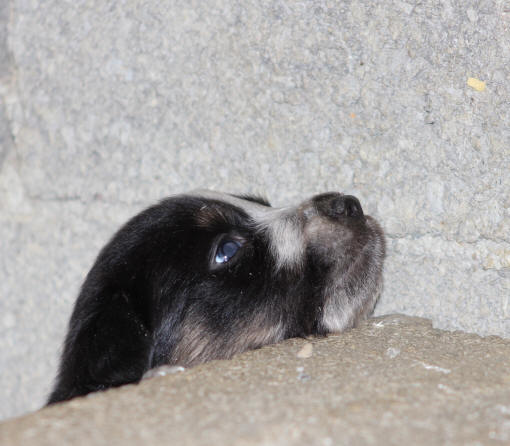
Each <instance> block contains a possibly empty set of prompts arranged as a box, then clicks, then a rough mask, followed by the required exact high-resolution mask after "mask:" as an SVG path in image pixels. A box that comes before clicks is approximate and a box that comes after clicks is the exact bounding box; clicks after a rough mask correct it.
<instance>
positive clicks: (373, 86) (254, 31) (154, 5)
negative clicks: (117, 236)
mask: <svg viewBox="0 0 510 446" xmlns="http://www.w3.org/2000/svg"><path fill="white" fill-rule="evenodd" d="M509 67H510V4H509V3H508V2H506V1H503V0H488V1H485V0H481V1H479V0H468V1H461V0H444V1H432V0H424V1H417V0H412V1H411V0H409V1H400V0H385V1H382V2H372V1H369V0H351V1H319V0H308V1H278V0H266V1H251V0H243V1H242V2H238V1H234V0H216V1H210V2H199V1H190V0H186V1H184V0H183V1H176V0H175V1H171V2H152V1H144V0H123V1H112V0H108V1H105V0H83V1H78V0H76V1H72V2H62V1H59V0H3V1H2V2H0V220H1V221H0V242H1V258H0V340H1V343H0V418H5V417H9V416H13V415H17V414H21V413H23V412H26V411H28V410H33V409H36V408H38V407H39V406H40V405H41V404H42V402H43V400H44V397H45V395H46V394H47V392H48V391H49V388H50V385H51V381H52V379H53V376H54V373H55V369H56V364H57V357H58V353H59V348H60V345H61V343H62V340H63V336H64V334H65V327H66V324H67V319H68V317H69V314H70V311H71V308H72V304H73V301H74V299H75V297H76V294H77V292H78V289H79V286H80V283H81V281H82V280H83V278H84V276H85V274H86V272H87V271H88V269H89V268H90V266H91V264H92V262H93V260H94V257H95V255H96V254H97V252H98V250H99V249H100V247H101V246H102V245H103V244H104V243H105V242H106V240H107V239H108V237H109V236H110V235H111V234H112V232H113V231H114V230H115V229H116V228H117V227H118V226H119V225H120V224H121V223H123V222H124V221H125V220H126V219H127V218H128V217H129V216H131V215H133V214H134V213H135V212H137V211H139V210H141V209H142V208H144V207H145V206H147V205H149V204H150V203H152V202H154V201H155V200H158V199H160V198H162V197H164V196H166V195H169V194H173V193H178V192H182V191H186V190H189V189H195V188H197V187H207V188H214V189H219V190H224V191H232V192H258V193H263V194H265V195H267V197H268V198H269V199H270V200H271V201H272V202H273V203H274V204H275V205H283V204H285V203H288V202H289V201H290V202H293V201H298V200H300V199H302V198H305V197H307V196H309V195H311V194H314V193H318V192H322V191H328V190H339V191H345V192H348V193H353V194H356V195H357V196H358V197H359V198H360V200H361V202H362V204H363V207H364V209H365V210H366V211H367V212H368V213H370V214H372V215H374V216H376V217H377V218H379V219H380V220H381V222H382V223H383V226H384V228H385V230H386V232H387V237H388V260H387V264H386V265H387V266H386V273H385V275H386V285H385V291H384V294H383V296H382V299H381V301H380V303H379V305H378V308H377V313H378V314H383V313H388V312H403V313H407V314H411V315H419V316H426V317H429V318H432V320H433V322H434V324H435V326H436V327H440V328H447V329H462V330H467V331H472V332H477V333H479V334H498V335H502V336H510V302H509V299H510V297H509V296H510V193H509V191H510V91H509V90H510V68H509ZM469 77H475V78H478V79H480V80H483V81H485V82H486V89H485V90H484V91H476V90H475V89H473V88H471V87H469V86H468V85H467V80H468V78H469Z"/></svg>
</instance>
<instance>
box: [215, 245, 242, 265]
mask: <svg viewBox="0 0 510 446" xmlns="http://www.w3.org/2000/svg"><path fill="white" fill-rule="evenodd" d="M240 247H241V244H240V243H239V242H236V241H234V240H225V241H223V242H221V243H220V244H219V246H218V249H217V250H216V255H215V256H214V261H215V262H216V263H226V262H228V261H229V260H230V259H231V258H232V257H234V256H235V255H236V252H237V251H238V250H239V248H240Z"/></svg>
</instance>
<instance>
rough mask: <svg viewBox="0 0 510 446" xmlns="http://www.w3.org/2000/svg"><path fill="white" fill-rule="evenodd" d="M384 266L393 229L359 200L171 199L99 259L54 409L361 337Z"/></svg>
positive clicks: (77, 313)
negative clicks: (343, 335)
mask: <svg viewBox="0 0 510 446" xmlns="http://www.w3.org/2000/svg"><path fill="white" fill-rule="evenodd" d="M383 258H384V237H383V234H382V230H381V229H380V227H379V225H378V224H377V223H376V221H375V220H374V219H372V218H371V217H369V216H366V215H364V213H363V211H362V208H361V205H360V203H359V201H358V200H357V199H356V198H355V197H352V196H346V195H342V194H338V193H327V194H322V195H317V196H315V197H312V198H311V199H309V200H306V201H304V202H303V203H300V204H299V205H297V206H293V207H287V208H272V207H271V206H270V205H269V203H267V202H266V201H265V200H262V199H260V198H254V197H247V196H244V197H239V196H233V195H227V194H220V193H216V192H210V191H198V192H194V193H192V194H187V195H179V196H175V197H171V198H169V199H166V200H164V201H162V202H161V203H160V204H158V205H156V206H154V207H151V208H149V209H147V210H146V211H144V212H142V213H141V214H139V215H138V216H136V217H134V218H133V219H132V220H131V221H129V222H128V223H127V224H126V225H125V226H124V227H123V228H122V229H121V230H120V231H119V232H118V233H117V234H116V235H115V236H114V237H113V239H112V240H111V241H110V243H109V244H108V245H106V247H105V248H104V249H103V250H102V252H101V253H100V255H99V257H98V259H97V260H96V263H95V265H94V266H93V268H92V270H91V271H90V273H89V275H88V276H87V279H86V281H85V283H84V285H83V288H82V292H81V294H80V296H79V298H78V301H77V303H76V306H75V309H74V312H73V316H72V318H71V322H70V328H69V333H68V336H67V339H66V344H65V348H64V353H63V357H62V363H61V368H60V373H59V377H58V380H57V384H56V386H55V390H54V392H53V394H52V396H51V397H50V401H49V402H50V403H51V402H56V401H60V400H63V399H68V398H70V397H72V396H75V395H79V394H84V393H88V392H90V391H92V390H97V389H101V388H106V387H111V386H116V385H120V384H123V383H126V382H133V381H137V380H138V379H140V378H141V376H142V375H143V373H144V372H145V371H146V370H148V369H150V368H153V367H155V366H158V365H162V364H179V365H184V366H190V365H195V364H198V363H201V362H204V361H208V360H211V359H218V358H229V357H231V356H232V355H234V354H236V353H239V352H241V351H244V350H247V349H251V348H257V347H260V346H262V345H265V344H269V343H274V342H278V341H280V340H282V339H286V338H289V337H294V336H305V335H310V334H326V333H328V332H338V331H342V330H344V329H345V328H348V327H352V326H354V325H356V323H357V322H358V321H359V320H360V319H361V318H364V317H365V316H366V315H368V314H369V313H370V312H371V311H372V310H373V307H374V305H375V302H376V300H377V297H378V295H379V293H380V290H381V285H382V277H381V274H382V265H383Z"/></svg>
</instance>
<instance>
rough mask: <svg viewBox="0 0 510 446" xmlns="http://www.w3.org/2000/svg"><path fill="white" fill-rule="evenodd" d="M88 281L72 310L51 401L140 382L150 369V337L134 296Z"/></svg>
mask: <svg viewBox="0 0 510 446" xmlns="http://www.w3.org/2000/svg"><path fill="white" fill-rule="evenodd" d="M90 282H94V281H91V280H90V275H89V278H88V280H87V281H86V282H85V284H84V287H83V289H82V292H81V294H80V296H79V297H78V300H77V302H76V306H75V308H74V311H73V315H72V317H71V321H70V323H69V332H68V334H67V338H66V341H65V345H64V351H63V354H62V358H61V364H60V369H59V374H58V376H57V380H56V383H55V387H54V389H53V392H52V393H51V395H50V397H49V399H48V403H47V404H52V403H56V402H58V401H64V400H68V399H71V398H73V397H75V396H79V395H85V394H87V393H89V392H94V391H96V390H103V389H106V388H108V387H116V386H120V385H122V384H126V383H131V382H137V381H139V380H140V379H141V377H142V376H143V373H144V372H145V371H146V370H147V369H148V368H149V361H150V356H151V351H152V341H151V336H150V334H149V332H148V330H147V328H146V326H145V324H144V322H143V321H142V319H141V317H140V315H139V314H138V311H137V309H136V308H134V306H133V301H132V300H133V297H132V296H128V295H126V294H125V293H124V292H120V291H117V292H113V293H112V294H109V293H108V292H107V290H105V289H102V290H101V291H100V292H95V290H94V288H95V286H96V285H97V284H95V283H90Z"/></svg>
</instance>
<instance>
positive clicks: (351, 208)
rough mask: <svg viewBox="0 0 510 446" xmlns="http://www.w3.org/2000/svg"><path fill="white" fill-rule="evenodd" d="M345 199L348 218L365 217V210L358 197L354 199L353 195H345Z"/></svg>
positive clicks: (345, 211)
mask: <svg viewBox="0 0 510 446" xmlns="http://www.w3.org/2000/svg"><path fill="white" fill-rule="evenodd" d="M343 198H344V204H343V208H344V213H345V216H346V217H361V216H362V215H363V209H362V208H361V204H360V202H359V200H358V199H357V198H356V197H353V196H352V195H344V197H343Z"/></svg>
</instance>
